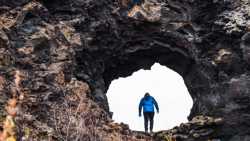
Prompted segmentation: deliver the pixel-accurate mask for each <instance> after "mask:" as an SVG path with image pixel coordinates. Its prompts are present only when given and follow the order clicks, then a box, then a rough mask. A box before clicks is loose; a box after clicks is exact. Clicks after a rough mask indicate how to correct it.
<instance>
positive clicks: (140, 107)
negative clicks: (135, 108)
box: [139, 99, 143, 116]
mask: <svg viewBox="0 0 250 141" xmlns="http://www.w3.org/2000/svg"><path fill="white" fill-rule="evenodd" d="M142 103H143V99H141V101H140V104H139V116H141V109H142Z"/></svg>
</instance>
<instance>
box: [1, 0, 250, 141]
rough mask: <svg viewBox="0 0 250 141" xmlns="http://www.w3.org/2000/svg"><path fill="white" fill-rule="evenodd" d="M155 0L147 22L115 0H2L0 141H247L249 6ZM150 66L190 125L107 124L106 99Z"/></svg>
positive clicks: (239, 1)
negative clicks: (175, 93)
mask: <svg viewBox="0 0 250 141" xmlns="http://www.w3.org/2000/svg"><path fill="white" fill-rule="evenodd" d="M156 2H157V3H159V4H160V5H161V10H160V19H158V20H157V21H147V20H145V19H140V18H139V19H138V18H137V19H134V18H130V17H128V16H127V13H128V10H129V9H128V7H124V5H122V4H121V2H120V1H119V0H37V1H32V0H0V15H1V16H0V121H1V128H2V131H1V134H0V140H6V139H7V138H10V137H11V138H12V139H13V137H15V138H16V139H17V140H32V141H36V140H37V141H42V140H44V141H45V140H55V141H56V140H58V141H59V140H60V141H61V140H65V141H66V140H70V141H71V140H79V141H112V140H113V141H118V140H124V141H139V140H160V141H161V140H168V141H169V140H177V141H179V140H180V141H181V140H183V141H249V140H250V136H249V135H250V73H249V72H250V71H249V70H250V33H249V30H250V21H249V19H250V2H249V1H248V0H157V1H156ZM155 62H158V63H160V64H161V65H164V66H167V67H169V68H171V69H173V70H174V71H176V72H178V73H179V74H180V75H181V76H182V77H183V79H184V80H185V84H186V86H187V88H188V90H189V92H190V95H191V96H192V98H193V102H194V105H193V108H192V111H191V114H190V116H189V120H190V122H189V123H185V124H182V125H180V127H175V128H174V129H172V130H169V131H161V132H159V133H156V134H154V135H153V136H149V135H146V134H144V133H141V132H136V131H131V130H130V129H129V127H128V126H127V125H124V124H117V123H113V121H112V119H111V114H110V111H109V107H108V102H107V97H106V95H105V93H106V91H107V89H108V87H109V85H110V83H111V81H112V80H114V79H116V78H118V77H126V76H129V75H130V74H132V73H133V72H134V71H137V70H139V69H149V68H150V67H151V66H152V65H153V64H154V63H155ZM17 72H18V73H17ZM17 78H18V82H19V83H20V84H18V85H16V83H15V82H17ZM9 100H14V101H17V104H16V105H15V107H14V108H15V110H16V111H15V112H14V114H13V112H10V111H9V110H6V109H8V106H9V105H8V101H9ZM162 112H163V111H162ZM10 113H12V115H13V116H12V118H13V120H14V123H13V125H12V126H11V130H13V131H12V132H11V134H10V132H9V131H7V127H9V126H7V125H6V124H3V122H4V121H6V117H9V116H10ZM5 123H6V122H5ZM8 129H9V128H8Z"/></svg>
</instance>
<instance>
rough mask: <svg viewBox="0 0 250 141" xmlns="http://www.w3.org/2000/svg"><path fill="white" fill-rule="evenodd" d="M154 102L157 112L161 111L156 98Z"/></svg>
mask: <svg viewBox="0 0 250 141" xmlns="http://www.w3.org/2000/svg"><path fill="white" fill-rule="evenodd" d="M153 102H154V105H155V108H156V110H157V112H158V113H159V107H158V103H157V102H156V100H155V99H154V98H153Z"/></svg>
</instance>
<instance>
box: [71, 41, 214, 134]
mask: <svg viewBox="0 0 250 141" xmlns="http://www.w3.org/2000/svg"><path fill="white" fill-rule="evenodd" d="M194 59H195V58H193V56H192V53H190V52H189V51H188V50H187V47H181V46H177V45H175V44H174V45H173V46H170V45H166V44H163V43H159V42H158V43H156V44H154V45H153V46H145V47H144V48H142V47H141V46H140V47H136V46H131V47H130V48H125V49H124V51H123V52H116V53H113V54H110V50H106V49H103V50H101V51H99V50H95V49H86V50H82V51H79V52H77V54H76V60H77V67H76V77H77V79H79V80H84V81H85V82H88V84H89V86H90V89H91V95H90V97H91V98H92V99H93V100H94V101H95V102H97V103H98V104H99V105H100V107H101V108H103V109H104V110H105V111H106V112H107V113H110V114H109V116H110V117H111V115H112V114H111V113H112V112H114V118H115V116H116V113H117V112H115V111H114V110H113V109H112V106H111V105H110V102H111V101H112V102H114V101H113V100H111V99H110V98H108V96H109V94H108V93H109V88H111V87H113V86H112V85H113V84H112V81H114V82H115V81H118V78H121V79H126V77H129V76H131V75H132V74H133V73H134V74H137V73H138V72H137V71H139V72H140V71H142V70H144V71H150V69H151V67H152V66H153V68H154V64H155V63H158V64H157V65H159V66H161V65H162V66H161V67H163V68H164V69H171V72H172V73H175V74H176V75H178V77H179V78H181V80H182V81H181V84H183V86H184V87H185V88H186V89H187V90H188V94H185V92H180V93H178V94H180V95H182V96H183V98H184V97H185V96H186V97H189V98H188V99H189V101H190V100H191V101H192V102H189V105H191V106H186V107H185V108H186V109H187V111H188V112H187V113H185V112H184V113H185V114H184V113H183V112H182V111H180V110H181V109H174V111H175V112H176V113H177V114H178V113H181V114H184V115H183V116H182V117H183V119H176V118H174V117H172V118H171V119H172V120H174V121H175V122H176V121H177V123H175V124H173V123H170V122H169V123H167V122H168V121H170V119H169V120H165V122H166V124H165V125H164V123H161V122H158V123H157V124H160V125H164V126H162V127H158V129H157V128H155V130H166V129H169V128H172V127H173V126H177V125H179V124H180V123H181V122H185V121H187V120H186V118H187V116H188V120H191V119H192V118H193V117H194V116H196V115H204V114H206V113H208V112H209V109H208V108H209V107H208V106H209V105H210V103H208V102H206V103H204V102H203V101H204V100H206V99H203V98H204V97H201V96H200V95H201V94H202V93H203V92H204V89H202V88H203V87H205V86H206V85H208V84H207V82H208V81H207V78H206V77H204V75H203V74H202V72H201V71H199V69H200V68H199V67H197V64H196V63H195V61H194ZM152 70H153V69H152ZM152 70H151V71H152ZM86 74H87V75H86ZM132 76H133V75H132ZM160 77H163V76H161V75H160ZM128 79H129V78H128ZM163 80H164V79H163ZM165 80H168V79H167V78H166V79H165ZM163 83H165V82H163ZM163 85H164V84H163ZM167 85H168V84H167ZM169 85H170V84H169ZM178 85H179V84H178ZM200 86H202V87H200ZM169 87H171V88H172V86H169ZM166 88H168V87H167V86H166ZM126 89H131V90H133V89H132V88H126ZM142 90H143V92H128V94H127V95H129V94H131V95H132V94H134V93H136V94H139V96H140V97H142V96H143V95H144V94H145V92H149V93H151V94H152V95H155V92H152V91H151V90H149V89H142ZM163 93H164V94H163ZM169 93H173V91H172V90H166V91H163V92H159V94H161V95H163V96H169V95H170V94H169ZM124 95H126V94H121V93H120V92H119V93H118V94H117V95H116V96H119V97H122V96H124ZM174 95H176V97H175V96H174ZM171 96H173V97H174V98H179V96H177V94H171ZM182 96H181V97H182ZM121 99H122V98H121ZM158 99H164V98H158ZM133 100H135V102H133V103H135V105H136V106H135V107H134V108H133V110H134V112H131V113H132V116H135V118H137V119H138V98H133ZM166 100H168V98H166ZM171 102H173V101H171ZM160 103H165V102H164V101H163V102H160ZM176 103H178V102H176ZM129 104H130V103H128V105H129ZM206 104H207V105H208V106H207V105H206ZM160 105H162V104H160ZM179 105H182V104H179ZM125 107H126V106H125ZM172 107H173V106H166V107H165V106H161V112H160V114H163V113H166V114H169V115H172V113H169V112H170V111H171V110H172V109H167V108H172ZM190 108H191V111H190ZM120 111H122V110H120ZM117 115H119V114H118V113H117ZM157 116H158V117H163V116H160V115H156V118H157ZM123 117H124V116H123ZM127 120H129V121H134V120H133V119H129V118H127ZM138 120H139V121H137V122H138V123H139V122H140V123H139V124H140V127H138V128H136V127H133V126H134V124H130V128H131V129H134V130H142V128H143V124H142V122H143V119H138ZM155 120H158V119H155ZM117 122H124V123H129V122H128V121H121V120H120V121H117Z"/></svg>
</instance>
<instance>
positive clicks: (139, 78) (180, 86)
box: [107, 63, 193, 131]
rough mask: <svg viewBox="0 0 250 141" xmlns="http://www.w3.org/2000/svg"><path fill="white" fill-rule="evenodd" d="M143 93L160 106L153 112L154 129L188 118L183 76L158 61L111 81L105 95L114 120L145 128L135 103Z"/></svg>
mask: <svg viewBox="0 0 250 141" xmlns="http://www.w3.org/2000/svg"><path fill="white" fill-rule="evenodd" d="M145 92H149V93H150V94H151V95H152V96H153V97H154V98H155V99H156V101H157V102H158V105H159V108H160V113H159V114H155V118H154V119H155V125H154V131H159V130H166V129H170V128H173V127H174V126H177V125H179V124H180V123H183V122H186V121H187V116H188V115H189V113H190V110H191V107H192V105H193V101H192V99H191V97H190V95H189V93H188V91H187V88H186V86H185V84H184V81H183V79H182V77H181V76H180V75H179V74H178V73H176V72H174V71H173V70H171V69H169V68H167V67H164V66H161V65H160V64H158V63H156V64H154V65H153V66H152V68H151V70H139V71H137V72H134V73H133V74H132V75H131V76H129V77H126V78H119V79H117V80H114V81H113V82H112V83H111V85H110V87H109V90H108V92H107V97H108V101H109V106H110V110H111V111H112V112H113V113H114V114H113V119H114V120H115V121H116V122H119V123H120V122H123V123H126V124H128V125H129V127H130V129H133V130H139V131H144V127H143V126H144V125H143V117H139V116H138V105H139V102H140V99H141V98H142V97H143V96H144V94H145Z"/></svg>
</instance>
